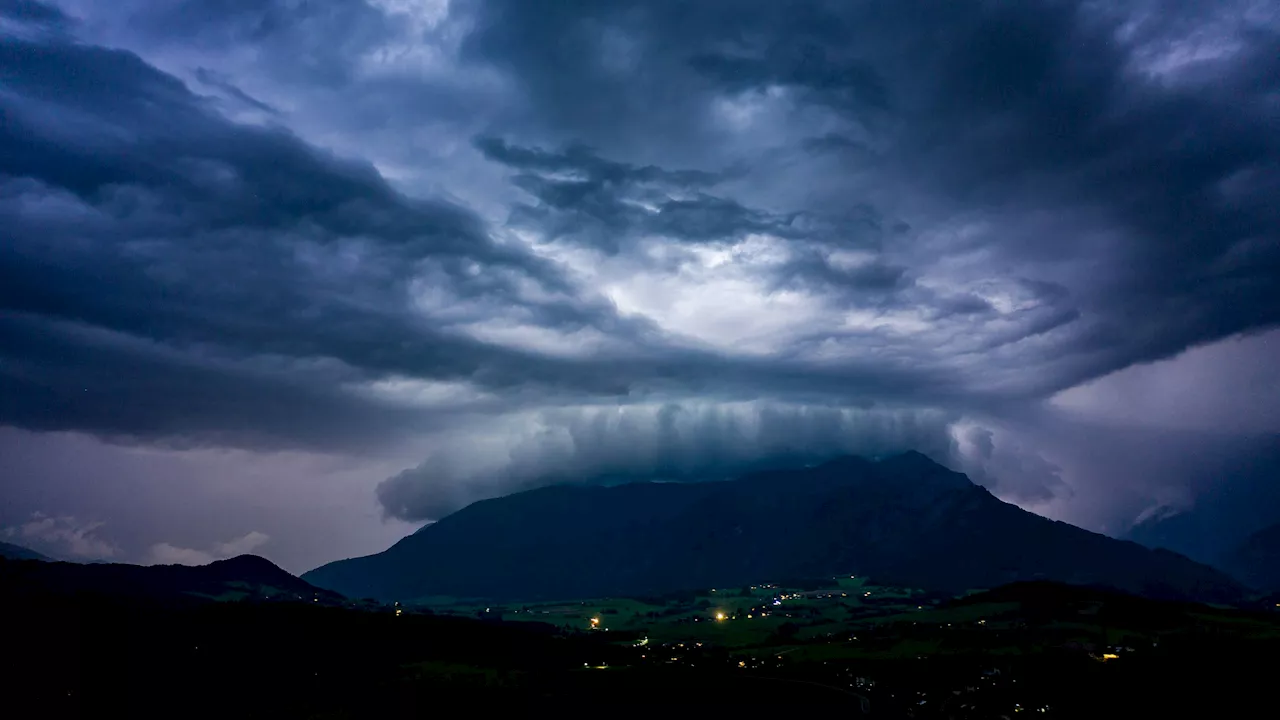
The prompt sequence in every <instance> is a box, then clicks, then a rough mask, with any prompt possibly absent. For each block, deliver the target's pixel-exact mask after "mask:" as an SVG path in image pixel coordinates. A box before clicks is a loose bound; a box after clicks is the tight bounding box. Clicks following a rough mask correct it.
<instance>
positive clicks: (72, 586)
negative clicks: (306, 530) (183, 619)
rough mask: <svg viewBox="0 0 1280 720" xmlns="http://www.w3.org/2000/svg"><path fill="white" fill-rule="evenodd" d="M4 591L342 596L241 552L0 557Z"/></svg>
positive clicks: (329, 599) (333, 599)
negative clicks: (174, 558) (221, 556)
mask: <svg viewBox="0 0 1280 720" xmlns="http://www.w3.org/2000/svg"><path fill="white" fill-rule="evenodd" d="M0 587H3V588H5V591H6V592H30V593H53V594H64V595H71V594H80V593H89V594H93V595H104V596H113V597H124V598H134V599H144V598H145V599H155V600H174V599H179V600H191V599H206V600H243V599H254V600H266V599H292V600H312V601H315V602H324V603H326V604H338V603H342V602H343V600H344V599H343V598H342V597H341V596H339V595H338V594H336V593H334V592H331V591H329V590H323V589H320V588H317V587H313V586H312V585H310V584H308V583H306V582H304V581H302V580H299V579H298V578H296V577H294V576H293V575H290V574H289V573H287V572H285V571H284V570H281V569H280V568H279V567H277V566H275V565H274V564H272V563H271V561H270V560H266V559H264V558H260V557H258V556H256V555H241V556H239V557H234V558H231V559H229V560H218V561H215V562H212V563H209V564H208V565H200V566H187V565H151V566H145V565H124V564H119V563H95V564H85V565H82V564H78V563H65V562H30V561H22V560H3V561H0Z"/></svg>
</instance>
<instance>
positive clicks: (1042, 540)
mask: <svg viewBox="0 0 1280 720" xmlns="http://www.w3.org/2000/svg"><path fill="white" fill-rule="evenodd" d="M839 573H857V574H860V575H867V576H870V577H872V578H875V579H877V580H878V581H880V582H885V583H891V584H899V585H905V586H912V587H919V588H925V589H933V590H944V591H950V592H954V591H963V590H966V589H970V588H989V587H995V586H998V585H1003V584H1005V583H1009V582H1015V581H1019V580H1034V579H1043V580H1057V581H1062V582H1069V583H1076V584H1091V585H1099V586H1107V587H1112V588H1117V589H1121V590H1125V591H1128V592H1133V593H1138V594H1143V595H1149V596H1159V597H1170V598H1197V599H1206V600H1221V601H1234V600H1235V599H1236V598H1238V597H1239V596H1240V594H1241V588H1240V587H1239V586H1238V585H1237V584H1236V583H1235V582H1233V581H1232V580H1231V579H1230V578H1228V577H1226V576H1225V575H1223V574H1222V573H1220V572H1218V571H1216V570H1213V569H1211V568H1209V567H1206V566H1204V565H1200V564H1198V563H1196V562H1193V561H1191V560H1188V559H1187V558H1185V557H1182V556H1181V555H1177V554H1175V553H1172V552H1168V551H1162V550H1149V549H1147V548H1143V547H1141V546H1139V545H1137V544H1136V543H1131V542H1125V541H1120V540H1115V539H1112V538H1109V537H1106V536H1103V535H1098V534H1095V533H1091V532H1088V531H1085V530H1082V529H1080V528H1077V527H1074V526H1072V525H1067V524H1065V523H1061V522H1055V521H1053V520H1048V519H1046V518H1043V517H1040V516H1039V515H1035V514H1033V513H1029V512H1026V511H1024V510H1021V509H1020V508H1018V507H1016V506H1013V505H1009V504H1007V503H1004V502H1001V501H1000V500H998V499H996V498H995V497H993V496H992V495H991V494H990V493H988V492H987V491H986V490H985V489H983V488H981V487H979V486H977V485H974V484H973V483H972V482H970V481H969V479H968V478H966V477H965V476H964V475H961V474H959V473H955V472H952V471H950V470H948V469H946V468H944V467H942V466H941V465H938V464H937V463H934V462H933V461H931V460H930V459H928V458H927V457H925V456H923V455H921V454H919V453H907V454H904V455H900V456H896V457H893V458H889V459H886V460H883V461H880V462H872V461H869V460H865V459H862V458H857V457H847V458H841V459H838V460H834V461H831V462H828V463H825V464H822V465H818V466H815V467H807V468H799V469H793V470H774V471H767V472H760V473H754V474H750V475H746V476H744V477H742V478H740V479H737V480H733V481H727V482H706V483H686V484H680V483H634V484H629V485H619V486H614V487H589V486H557V487H547V488H542V489H538V490H531V491H528V492H524V493H518V494H515V495H510V496H507V497H503V498H497V499H493V500H484V501H481V502H478V503H475V504H473V505H470V506H468V507H466V508H464V509H462V510H460V511H458V512H456V513H454V514H452V515H449V516H448V517H445V518H443V519H442V520H440V521H439V522H437V523H435V524H433V525H430V526H428V527H426V528H424V529H423V530H421V531H419V532H417V533H415V534H413V535H410V536H408V537H406V538H404V539H403V540H401V541H400V542H398V543H396V544H395V545H394V546H392V547H391V548H389V549H388V550H386V551H385V552H382V553H379V554H377V555H370V556H367V557H362V558H354V559H350V560H342V561H338V562H334V563H330V564H328V565H325V566H323V567H320V568H317V569H315V570H312V571H311V572H308V573H306V574H304V575H303V576H302V577H303V579H305V580H307V581H308V582H311V583H313V584H315V585H318V586H320V587H326V588H330V589H333V590H336V591H338V592H341V593H343V594H346V595H348V596H352V597H366V596H369V597H376V598H379V599H382V600H401V601H409V600H414V599H421V598H426V597H430V596H454V597H476V598H491V599H506V600H524V599H529V600H532V599H539V598H579V597H599V596H627V595H646V594H659V593H663V592H669V591H675V590H681V589H691V588H705V587H725V586H738V585H743V584H749V583H754V582H761V581H770V580H784V579H789V578H802V577H822V576H830V575H833V574H839Z"/></svg>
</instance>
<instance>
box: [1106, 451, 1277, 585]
mask: <svg viewBox="0 0 1280 720" xmlns="http://www.w3.org/2000/svg"><path fill="white" fill-rule="evenodd" d="M1232 455H1233V458H1232V459H1231V460H1230V461H1222V462H1219V463H1216V464H1211V465H1210V467H1208V468H1206V469H1204V472H1205V473H1206V475H1207V476H1208V477H1209V478H1211V481H1204V482H1201V483H1199V485H1201V487H1200V488H1199V489H1198V490H1196V492H1195V504H1194V505H1193V506H1191V507H1189V508H1186V509H1183V510H1181V511H1180V512H1176V513H1171V514H1165V515H1162V514H1156V515H1154V516H1152V517H1149V518H1147V519H1146V520H1144V521H1143V522H1141V523H1138V524H1137V525H1134V526H1133V528H1131V529H1130V530H1129V531H1128V532H1127V533H1126V534H1125V539H1127V540H1133V541H1134V542H1138V543H1141V544H1143V545H1146V546H1147V547H1152V548H1165V549H1168V550H1173V551H1174V552H1177V553H1182V554H1183V555H1186V556H1187V557H1189V558H1192V559H1194V560H1199V561H1200V562H1203V563H1207V564H1210V565H1213V566H1215V567H1221V564H1220V561H1222V560H1223V559H1224V558H1225V557H1227V555H1228V554H1230V553H1231V552H1233V551H1234V550H1235V549H1236V548H1238V547H1239V546H1240V544H1241V543H1242V542H1244V540H1245V538H1247V537H1249V535H1251V534H1253V533H1255V532H1258V531H1259V530H1261V529H1262V528H1265V527H1267V526H1270V525H1273V524H1276V523H1277V522H1280V482H1277V480H1278V479H1280V440H1277V439H1276V438H1267V439H1265V440H1260V441H1251V442H1250V443H1249V444H1247V445H1245V446H1243V447H1237V446H1233V447H1232ZM1235 456H1238V457H1235ZM1224 569H1225V568H1224Z"/></svg>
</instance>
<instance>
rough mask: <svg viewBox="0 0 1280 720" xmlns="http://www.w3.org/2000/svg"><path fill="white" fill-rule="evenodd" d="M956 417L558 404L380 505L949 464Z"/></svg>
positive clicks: (457, 503) (437, 458) (443, 459)
mask: <svg viewBox="0 0 1280 720" xmlns="http://www.w3.org/2000/svg"><path fill="white" fill-rule="evenodd" d="M954 419H955V418H954V417H953V416H951V415H949V414H948V413H946V412H942V411H920V410H889V409H867V410H850V409H844V408H839V407H821V406H797V405H785V404H774V403H758V402H747V403H720V404H711V403H705V404H695V403H686V404H675V403H672V404H664V405H645V406H628V407H604V408H581V409H562V410H558V411H548V412H543V413H537V414H533V415H530V416H524V417H518V418H513V419H511V420H509V421H508V422H510V424H511V426H508V427H497V428H493V429H492V431H491V432H492V433H493V435H491V436H490V437H488V438H485V437H484V435H483V434H482V433H477V434H478V435H479V439H478V440H470V441H469V440H466V439H462V440H460V441H459V442H456V443H455V442H451V443H448V444H447V445H446V446H445V448H443V449H441V450H440V451H438V452H436V453H434V454H433V455H432V457H430V458H429V459H428V460H427V461H426V462H424V463H422V464H421V465H419V466H418V467H416V468H412V469H410V470H406V471H404V472H403V473H401V474H399V475H397V476H395V477H392V478H390V479H388V480H387V481H385V482H384V483H382V484H381V485H380V486H379V487H378V498H379V500H380V501H381V503H382V506H383V508H384V509H385V510H386V512H387V513H388V514H389V515H391V516H393V517H397V518H400V519H405V520H436V519H439V518H440V517H443V516H444V515H446V514H448V513H450V512H452V511H454V510H457V509H459V508H461V507H463V506H465V505H467V504H470V503H471V502H474V501H476V500H481V499H484V498H487V497H495V496H498V495H505V494H509V493H511V492H516V491H520V490H528V489H531V488H535V487H540V486H543V485H549V484H556V483H575V484H603V483H614V482H624V481H628V480H667V481H698V480H720V479H725V478H730V477H734V476H736V475H739V474H741V473H744V472H749V471H752V470H758V469H764V468H766V467H770V466H775V465H783V466H785V465H794V464H797V463H810V462H820V461H822V460H826V459H830V458H832V457H836V456H840V455H845V454H851V453H852V454H862V455H868V456H877V455H886V454H891V453H898V452H903V451H905V450H909V449H918V450H922V451H924V452H926V453H929V454H931V455H933V456H934V457H936V458H938V459H940V460H944V461H945V460H947V459H949V458H950V457H951V454H952V452H953V447H952V445H953V443H952V439H951V435H950V430H949V428H950V424H951V422H952V421H954ZM473 437H474V436H473Z"/></svg>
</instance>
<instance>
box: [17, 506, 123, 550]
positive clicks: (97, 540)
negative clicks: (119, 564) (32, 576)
mask: <svg viewBox="0 0 1280 720" xmlns="http://www.w3.org/2000/svg"><path fill="white" fill-rule="evenodd" d="M105 524H106V523H104V522H100V521H98V522H82V521H80V520H77V519H76V518H75V517H72V516H70V515H58V516H50V515H46V514H44V513H39V512H37V513H33V514H32V515H31V519H30V520H29V521H27V522H25V523H23V524H21V525H17V526H11V527H7V528H5V529H4V537H5V538H8V539H10V540H13V541H14V542H16V543H18V544H21V545H30V546H31V548H32V549H34V550H39V551H41V552H44V553H46V554H48V555H49V556H51V557H55V558H60V559H61V558H65V559H68V560H107V559H111V558H115V557H117V556H118V555H119V554H120V548H118V547H116V545H115V544H114V543H112V542H111V541H110V540H107V539H106V538H103V537H101V536H100V535H99V534H98V530H99V529H101V528H102V526H103V525H105Z"/></svg>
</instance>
